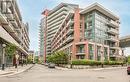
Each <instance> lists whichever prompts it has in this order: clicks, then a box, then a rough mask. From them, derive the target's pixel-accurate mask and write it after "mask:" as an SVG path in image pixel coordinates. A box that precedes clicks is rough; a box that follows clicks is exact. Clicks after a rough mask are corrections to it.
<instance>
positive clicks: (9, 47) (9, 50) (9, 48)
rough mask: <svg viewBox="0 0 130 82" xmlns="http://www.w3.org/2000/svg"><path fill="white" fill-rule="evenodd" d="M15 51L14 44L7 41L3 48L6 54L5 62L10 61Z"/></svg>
mask: <svg viewBox="0 0 130 82" xmlns="http://www.w3.org/2000/svg"><path fill="white" fill-rule="evenodd" d="M15 52H16V46H15V45H14V44H11V43H8V44H7V45H6V48H5V54H6V56H7V62H9V63H11V62H12V59H13V57H14V54H15Z"/></svg>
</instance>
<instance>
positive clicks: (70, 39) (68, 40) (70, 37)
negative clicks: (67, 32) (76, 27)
mask: <svg viewBox="0 0 130 82" xmlns="http://www.w3.org/2000/svg"><path fill="white" fill-rule="evenodd" d="M73 39H74V37H73V36H69V37H68V38H67V39H66V42H70V41H72V40H73Z"/></svg>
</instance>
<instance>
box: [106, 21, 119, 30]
mask: <svg viewBox="0 0 130 82" xmlns="http://www.w3.org/2000/svg"><path fill="white" fill-rule="evenodd" d="M107 24H108V25H109V26H112V27H116V28H118V27H119V24H118V23H117V22H115V21H113V20H111V21H109V22H108V23H107Z"/></svg>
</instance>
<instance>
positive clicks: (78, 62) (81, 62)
mask: <svg viewBox="0 0 130 82" xmlns="http://www.w3.org/2000/svg"><path fill="white" fill-rule="evenodd" d="M101 64H104V65H122V64H124V63H123V62H119V61H104V62H101V61H95V60H73V61H72V65H92V66H93V65H101Z"/></svg>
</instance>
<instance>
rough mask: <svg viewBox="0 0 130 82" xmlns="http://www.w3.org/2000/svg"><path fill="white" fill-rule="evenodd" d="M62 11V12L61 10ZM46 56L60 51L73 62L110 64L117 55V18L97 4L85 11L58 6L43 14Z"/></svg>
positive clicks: (72, 7)
mask: <svg viewBox="0 0 130 82" xmlns="http://www.w3.org/2000/svg"><path fill="white" fill-rule="evenodd" d="M62 9H64V11H63V10H62ZM44 17H46V27H45V28H46V32H47V33H46V34H47V35H46V38H47V40H46V44H45V45H47V46H45V47H46V48H47V50H46V51H44V55H46V54H48V53H45V52H47V51H49V52H50V53H53V52H55V51H60V50H63V51H65V52H66V53H67V54H68V55H69V56H70V58H71V60H72V59H90V60H98V61H102V60H109V59H110V58H112V59H115V58H118V57H120V55H119V49H120V48H119V24H120V22H119V17H118V16H116V15H115V14H113V13H112V12H111V11H109V10H108V9H106V8H104V7H103V6H102V5H100V4H98V3H94V4H92V5H90V6H88V7H86V8H84V9H81V8H79V6H78V5H75V4H67V3H61V4H59V5H58V6H57V7H55V8H54V9H52V10H50V11H49V10H45V11H44Z"/></svg>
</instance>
